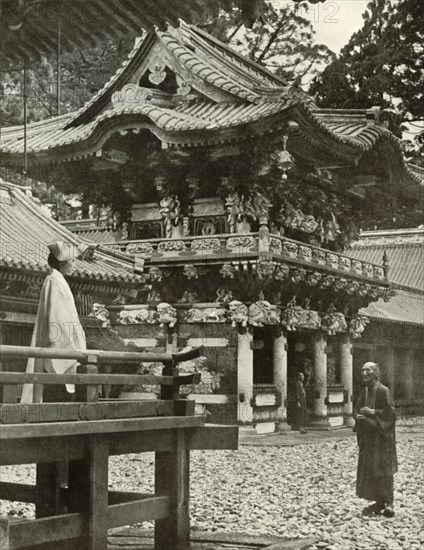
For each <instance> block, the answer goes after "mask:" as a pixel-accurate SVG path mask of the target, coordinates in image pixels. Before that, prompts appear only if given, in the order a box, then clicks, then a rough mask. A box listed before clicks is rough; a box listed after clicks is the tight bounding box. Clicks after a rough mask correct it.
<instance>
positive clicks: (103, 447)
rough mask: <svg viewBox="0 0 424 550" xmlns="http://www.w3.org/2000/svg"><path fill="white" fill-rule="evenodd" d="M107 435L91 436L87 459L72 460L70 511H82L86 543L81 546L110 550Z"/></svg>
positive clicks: (83, 549)
mask: <svg viewBox="0 0 424 550" xmlns="http://www.w3.org/2000/svg"><path fill="white" fill-rule="evenodd" d="M108 459H109V441H108V439H107V436H105V435H103V436H102V435H101V434H95V435H93V436H91V438H90V441H89V445H88V454H87V457H86V458H85V459H84V460H71V461H70V462H69V512H82V513H83V514H84V520H85V533H84V536H83V540H84V542H85V544H84V545H83V547H82V548H81V550H107V528H108V525H107V521H108V514H107V508H108Z"/></svg>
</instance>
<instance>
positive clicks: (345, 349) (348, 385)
mask: <svg viewBox="0 0 424 550" xmlns="http://www.w3.org/2000/svg"><path fill="white" fill-rule="evenodd" d="M340 379H341V383H342V384H343V386H344V389H345V391H346V393H347V401H346V404H345V407H344V423H345V426H350V427H352V426H353V425H354V424H355V422H354V420H353V417H352V413H353V403H352V393H353V345H352V338H351V336H350V335H349V334H342V335H341V337H340Z"/></svg>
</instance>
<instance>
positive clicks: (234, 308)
mask: <svg viewBox="0 0 424 550" xmlns="http://www.w3.org/2000/svg"><path fill="white" fill-rule="evenodd" d="M228 306H229V311H228V318H229V319H230V321H231V326H232V327H236V326H237V324H238V323H240V324H241V326H242V327H246V326H247V321H248V318H249V317H248V316H249V311H248V309H247V306H245V305H244V304H243V303H242V302H239V301H238V300H232V301H231V302H230V303H229V304H228Z"/></svg>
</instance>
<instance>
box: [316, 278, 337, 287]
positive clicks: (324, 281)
mask: <svg viewBox="0 0 424 550" xmlns="http://www.w3.org/2000/svg"><path fill="white" fill-rule="evenodd" d="M335 280H336V278H335V277H334V276H333V275H324V277H323V278H322V279H321V283H320V287H321V288H329V287H331V286H333V284H334V282H335Z"/></svg>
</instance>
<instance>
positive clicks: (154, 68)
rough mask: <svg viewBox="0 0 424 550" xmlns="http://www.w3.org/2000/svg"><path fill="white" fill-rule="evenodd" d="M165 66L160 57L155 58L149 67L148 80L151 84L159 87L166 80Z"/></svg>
mask: <svg viewBox="0 0 424 550" xmlns="http://www.w3.org/2000/svg"><path fill="white" fill-rule="evenodd" d="M165 68H166V65H165V63H164V62H163V61H162V59H161V58H160V57H155V58H154V59H153V60H152V62H151V63H150V65H149V71H150V73H149V80H150V82H151V83H152V84H156V85H159V84H161V83H162V82H163V81H164V80H165V78H166V71H165Z"/></svg>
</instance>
